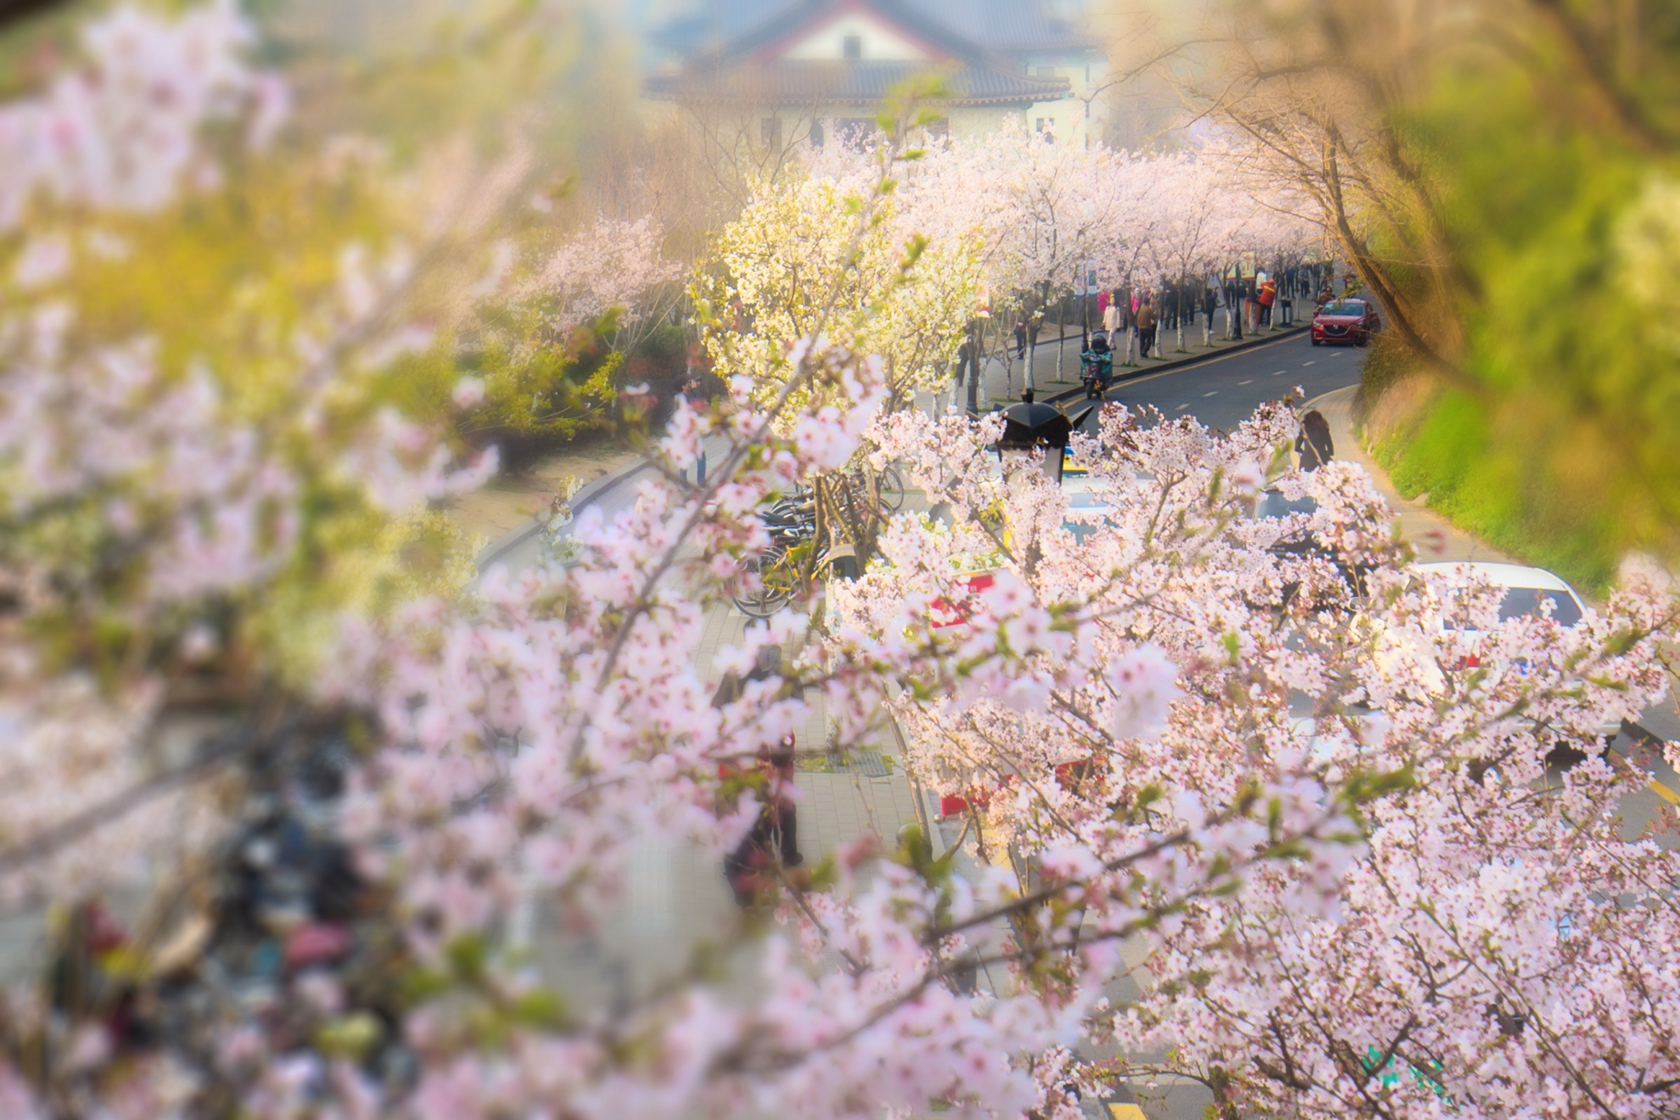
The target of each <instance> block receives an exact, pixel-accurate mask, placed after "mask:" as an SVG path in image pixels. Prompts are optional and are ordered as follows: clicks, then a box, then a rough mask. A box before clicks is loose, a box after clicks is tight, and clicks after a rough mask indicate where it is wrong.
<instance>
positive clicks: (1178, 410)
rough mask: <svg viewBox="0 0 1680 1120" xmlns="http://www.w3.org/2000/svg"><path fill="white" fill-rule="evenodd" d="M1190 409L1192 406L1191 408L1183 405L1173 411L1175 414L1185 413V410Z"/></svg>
mask: <svg viewBox="0 0 1680 1120" xmlns="http://www.w3.org/2000/svg"><path fill="white" fill-rule="evenodd" d="M1189 407H1190V406H1189V405H1187V404H1181V405H1179V406H1178V407H1177V408H1175V409H1173V411H1174V412H1183V411H1184V410H1185V409H1187V408H1189Z"/></svg>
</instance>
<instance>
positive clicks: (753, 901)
mask: <svg viewBox="0 0 1680 1120" xmlns="http://www.w3.org/2000/svg"><path fill="white" fill-rule="evenodd" d="M793 758H794V737H793V736H792V735H789V736H787V737H786V738H784V739H783V740H782V741H781V743H780V744H779V745H778V746H776V747H774V748H772V749H770V750H767V751H764V752H761V753H760V755H759V760H758V763H757V764H756V765H755V766H754V767H753V773H754V776H755V777H757V778H758V779H760V780H761V781H762V783H763V791H762V793H761V796H762V798H763V803H762V804H761V805H760V806H759V810H758V817H757V819H755V820H754V821H753V826H752V828H751V829H750V830H749V831H748V832H747V835H746V836H745V837H744V838H743V839H742V840H741V843H740V844H739V845H737V846H736V848H735V850H734V851H733V852H731V853H730V854H729V855H728V856H726V857H724V861H723V868H724V877H725V878H726V879H727V880H728V881H729V889H730V892H731V893H732V894H734V896H735V904H736V905H737V906H739V907H741V908H742V909H743V910H745V909H747V908H748V907H751V906H755V905H757V904H758V903H760V902H763V901H766V898H767V896H772V895H773V894H774V891H775V886H776V878H777V871H778V869H780V870H791V869H793V868H795V867H798V866H800V865H801V864H803V863H804V862H805V856H804V854H803V853H801V852H800V850H799V810H798V807H797V806H796V805H795V804H794V800H793V794H792V790H793V772H794V769H793Z"/></svg>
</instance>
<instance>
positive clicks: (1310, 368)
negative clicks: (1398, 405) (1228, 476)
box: [1064, 334, 1366, 428]
mask: <svg viewBox="0 0 1680 1120" xmlns="http://www.w3.org/2000/svg"><path fill="white" fill-rule="evenodd" d="M1365 353H1366V352H1365V351H1364V350H1360V349H1358V348H1357V347H1352V346H1314V345H1312V343H1311V342H1310V341H1309V340H1308V338H1307V336H1306V335H1305V334H1299V335H1293V336H1291V337H1288V338H1280V339H1278V340H1277V341H1276V342H1272V343H1268V344H1266V345H1263V346H1256V347H1253V348H1252V349H1248V350H1239V351H1238V352H1237V353H1235V354H1224V355H1216V356H1212V357H1210V358H1208V360H1207V361H1206V362H1199V363H1197V364H1195V365H1189V366H1181V367H1179V368H1177V369H1170V370H1163V371H1162V372H1160V373H1146V374H1143V375H1142V376H1140V377H1137V378H1135V379H1132V380H1129V381H1124V382H1121V383H1120V384H1119V385H1116V386H1115V387H1114V388H1112V389H1110V390H1109V391H1108V395H1107V399H1108V400H1111V401H1118V402H1120V403H1121V404H1124V405H1127V406H1129V407H1133V408H1136V407H1138V406H1141V405H1153V406H1154V407H1155V408H1157V409H1159V410H1160V411H1161V414H1162V415H1163V416H1164V417H1166V418H1168V419H1171V418H1173V417H1175V416H1194V417H1195V418H1196V419H1197V420H1199V421H1201V422H1202V423H1203V424H1205V425H1207V426H1208V427H1210V428H1234V427H1236V426H1237V425H1238V424H1240V423H1242V422H1243V421H1244V420H1246V419H1247V418H1248V417H1249V416H1251V415H1252V414H1253V413H1254V410H1255V408H1257V407H1258V406H1259V405H1260V404H1262V403H1263V402H1265V401H1273V400H1277V399H1278V398H1280V397H1283V396H1287V395H1288V394H1289V393H1291V392H1292V391H1293V390H1294V389H1295V388H1296V387H1299V388H1300V389H1301V390H1302V391H1303V393H1304V396H1303V398H1302V399H1304V400H1311V399H1312V398H1314V397H1316V396H1318V395H1319V394H1320V393H1328V392H1330V391H1331V390H1332V389H1340V388H1343V387H1344V386H1347V385H1353V384H1356V383H1357V382H1358V381H1359V367H1360V364H1361V363H1360V359H1361V358H1363V357H1364V355H1365ZM1078 404H1079V400H1078V398H1077V397H1075V398H1074V399H1073V400H1071V401H1066V402H1064V405H1065V407H1067V408H1068V409H1069V410H1070V411H1071V410H1073V409H1075V408H1076V407H1077V406H1078ZM1087 423H1091V421H1087Z"/></svg>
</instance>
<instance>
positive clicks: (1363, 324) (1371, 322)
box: [1312, 299, 1381, 346]
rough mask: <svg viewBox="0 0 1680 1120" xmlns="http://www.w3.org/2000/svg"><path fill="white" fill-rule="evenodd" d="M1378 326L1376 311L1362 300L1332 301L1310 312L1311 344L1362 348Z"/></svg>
mask: <svg viewBox="0 0 1680 1120" xmlns="http://www.w3.org/2000/svg"><path fill="white" fill-rule="evenodd" d="M1379 326H1381V324H1380V323H1378V322H1377V309H1376V308H1374V307H1372V306H1371V305H1370V304H1369V303H1368V302H1366V301H1365V300H1362V299H1333V300H1331V301H1330V302H1329V303H1326V304H1323V305H1322V306H1320V307H1319V309H1318V310H1317V311H1315V312H1314V313H1313V321H1312V344H1313V345H1314V346H1322V345H1323V344H1324V343H1326V342H1351V343H1353V344H1354V345H1355V346H1364V345H1365V344H1366V343H1367V342H1370V341H1371V336H1372V335H1373V334H1375V333H1376V332H1377V329H1378V327H1379Z"/></svg>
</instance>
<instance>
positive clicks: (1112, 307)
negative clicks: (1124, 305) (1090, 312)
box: [1102, 299, 1126, 347]
mask: <svg viewBox="0 0 1680 1120" xmlns="http://www.w3.org/2000/svg"><path fill="white" fill-rule="evenodd" d="M1102 325H1103V330H1105V331H1107V332H1108V344H1109V346H1110V347H1113V345H1114V340H1115V338H1116V337H1117V336H1118V335H1119V332H1120V328H1121V327H1123V326H1125V325H1126V323H1125V316H1124V315H1122V314H1120V303H1119V301H1118V300H1112V299H1111V300H1109V301H1108V306H1107V307H1105V308H1103V314H1102Z"/></svg>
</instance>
